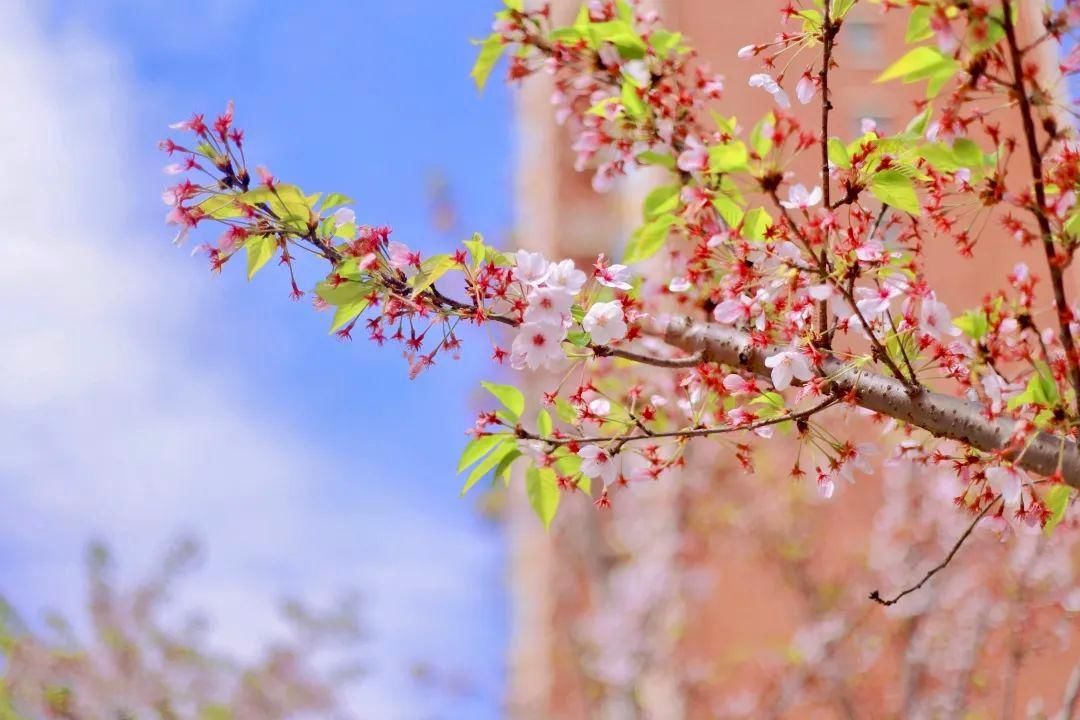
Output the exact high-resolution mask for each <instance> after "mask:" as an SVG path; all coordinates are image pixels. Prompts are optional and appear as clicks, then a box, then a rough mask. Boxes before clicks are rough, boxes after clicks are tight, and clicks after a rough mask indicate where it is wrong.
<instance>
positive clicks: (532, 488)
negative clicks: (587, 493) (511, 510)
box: [525, 466, 561, 529]
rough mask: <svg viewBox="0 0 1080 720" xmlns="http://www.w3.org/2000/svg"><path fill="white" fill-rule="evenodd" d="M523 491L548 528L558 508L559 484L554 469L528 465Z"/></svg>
mask: <svg viewBox="0 0 1080 720" xmlns="http://www.w3.org/2000/svg"><path fill="white" fill-rule="evenodd" d="M525 493H526V494H527V495H528V496H529V504H530V505H532V509H533V510H534V511H535V512H536V516H537V517H539V518H540V521H541V522H542V523H544V527H545V528H548V529H550V528H551V521H552V520H554V519H555V513H556V512H557V511H558V509H559V496H560V494H561V493H559V486H558V484H557V483H556V476H555V471H554V470H552V469H551V468H537V467H535V466H534V467H530V468H529V469H528V471H526V473H525Z"/></svg>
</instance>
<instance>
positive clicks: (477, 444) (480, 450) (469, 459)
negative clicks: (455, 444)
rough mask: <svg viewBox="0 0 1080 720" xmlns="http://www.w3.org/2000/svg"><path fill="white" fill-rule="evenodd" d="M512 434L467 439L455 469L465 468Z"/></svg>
mask: <svg viewBox="0 0 1080 720" xmlns="http://www.w3.org/2000/svg"><path fill="white" fill-rule="evenodd" d="M512 438H513V436H512V435H509V434H508V433H500V434H497V435H481V436H480V437H478V438H473V439H472V440H470V441H469V443H468V445H466V446H465V449H464V450H463V451H462V453H461V459H460V460H459V461H458V469H457V471H458V472H459V473H460V472H461V471H462V470H464V469H465V468H467V467H469V466H470V465H472V464H473V463H475V462H476V461H477V460H479V459H480V458H482V457H484V456H485V455H487V454H488V453H489V452H491V451H492V450H494V449H495V448H496V447H497V446H499V445H501V444H502V443H504V442H506V441H507V439H512Z"/></svg>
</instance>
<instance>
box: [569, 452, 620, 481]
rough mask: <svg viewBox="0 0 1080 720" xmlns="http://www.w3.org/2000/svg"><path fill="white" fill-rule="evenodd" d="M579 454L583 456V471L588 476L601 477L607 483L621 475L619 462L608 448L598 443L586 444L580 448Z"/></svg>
mask: <svg viewBox="0 0 1080 720" xmlns="http://www.w3.org/2000/svg"><path fill="white" fill-rule="evenodd" d="M578 456H579V457H581V472H582V473H584V474H585V476H586V477H591V478H600V479H601V480H603V481H604V484H606V485H610V484H611V483H613V482H615V479H616V478H617V477H618V475H619V468H618V464H617V463H616V461H615V458H613V457H611V455H609V454H608V452H607V451H606V450H603V449H602V448H600V447H598V446H596V445H586V446H585V447H583V448H581V450H578Z"/></svg>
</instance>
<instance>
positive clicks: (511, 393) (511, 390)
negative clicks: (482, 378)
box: [480, 382, 525, 422]
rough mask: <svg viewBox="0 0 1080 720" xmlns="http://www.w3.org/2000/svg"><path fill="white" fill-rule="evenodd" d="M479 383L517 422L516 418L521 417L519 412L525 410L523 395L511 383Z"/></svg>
mask: <svg viewBox="0 0 1080 720" xmlns="http://www.w3.org/2000/svg"><path fill="white" fill-rule="evenodd" d="M480 384H481V385H483V386H484V389H485V390H487V391H488V392H489V393H491V394H492V395H494V396H495V398H496V399H497V400H498V401H499V402H501V403H502V404H503V406H504V407H505V408H506V409H507V410H509V411H510V413H511V415H512V416H513V419H514V422H517V419H518V418H519V417H521V413H523V412H524V411H525V396H524V395H523V394H522V393H521V391H520V390H518V389H517V388H516V387H514V386H513V385H496V384H495V383H489V382H482V383H480Z"/></svg>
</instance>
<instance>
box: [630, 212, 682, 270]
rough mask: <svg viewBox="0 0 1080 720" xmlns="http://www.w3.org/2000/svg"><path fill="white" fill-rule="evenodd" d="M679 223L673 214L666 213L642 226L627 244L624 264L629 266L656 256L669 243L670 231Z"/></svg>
mask: <svg viewBox="0 0 1080 720" xmlns="http://www.w3.org/2000/svg"><path fill="white" fill-rule="evenodd" d="M676 222H678V218H676V217H675V216H674V215H672V214H671V213H664V214H663V215H660V216H658V217H656V218H655V219H653V220H652V221H651V222H649V223H647V224H645V225H642V226H641V227H640V228H638V229H637V231H636V232H635V233H634V234H633V236H632V237H631V238H630V242H628V243H627V244H626V252H625V253H624V254H623V262H624V263H626V264H627V265H631V264H633V263H639V262H643V261H645V260H648V259H649V258H651V257H652V256H653V255H655V254H656V253H657V252H658V251H659V250H660V248H662V247H663V246H664V243H665V242H666V241H667V237H668V231H670V230H671V227H672V226H673V225H674V224H675V223H676Z"/></svg>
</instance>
